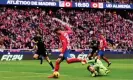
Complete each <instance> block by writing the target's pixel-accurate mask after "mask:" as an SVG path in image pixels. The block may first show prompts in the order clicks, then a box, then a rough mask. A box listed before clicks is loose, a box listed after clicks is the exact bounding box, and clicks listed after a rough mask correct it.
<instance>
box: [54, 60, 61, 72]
mask: <svg viewBox="0 0 133 80" xmlns="http://www.w3.org/2000/svg"><path fill="white" fill-rule="evenodd" d="M59 69H60V63H59V62H58V61H56V62H55V70H54V71H59Z"/></svg>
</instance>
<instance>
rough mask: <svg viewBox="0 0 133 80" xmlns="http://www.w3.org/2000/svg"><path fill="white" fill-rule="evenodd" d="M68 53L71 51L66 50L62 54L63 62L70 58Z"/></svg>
mask: <svg viewBox="0 0 133 80" xmlns="http://www.w3.org/2000/svg"><path fill="white" fill-rule="evenodd" d="M70 51H71V50H66V51H65V52H64V59H65V60H66V59H68V58H71V56H70Z"/></svg>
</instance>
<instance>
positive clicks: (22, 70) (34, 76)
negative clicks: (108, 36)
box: [0, 59, 133, 80]
mask: <svg viewBox="0 0 133 80" xmlns="http://www.w3.org/2000/svg"><path fill="white" fill-rule="evenodd" d="M103 62H104V61H103ZM111 62H112V65H111V66H110V67H109V69H110V70H111V72H110V73H109V74H108V75H107V76H99V77H91V75H90V73H89V72H88V71H87V68H86V67H87V65H81V64H80V63H74V64H69V65H68V64H67V63H66V62H65V61H64V62H63V63H62V64H61V68H60V78H58V79H56V80H133V59H111ZM53 63H54V61H53ZM104 64H105V65H107V64H106V63H105V62H104ZM51 73H52V71H51V67H50V66H49V64H48V63H47V62H46V61H44V63H43V64H42V65H40V64H39V61H37V60H29V61H25V60H24V61H8V62H7V61H3V62H0V80H55V79H48V78H47V76H49V75H50V74H51Z"/></svg>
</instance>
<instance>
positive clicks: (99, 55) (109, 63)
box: [98, 50, 111, 67]
mask: <svg viewBox="0 0 133 80" xmlns="http://www.w3.org/2000/svg"><path fill="white" fill-rule="evenodd" d="M100 58H102V59H103V60H104V61H105V62H107V63H108V67H109V66H110V65H111V62H109V60H108V58H106V57H105V56H104V51H103V50H99V52H98V59H99V60H100Z"/></svg>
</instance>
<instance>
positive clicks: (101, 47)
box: [98, 34, 111, 67]
mask: <svg viewBox="0 0 133 80" xmlns="http://www.w3.org/2000/svg"><path fill="white" fill-rule="evenodd" d="M99 42H100V45H99V52H98V59H100V58H102V59H103V60H105V61H106V62H107V63H108V67H109V66H110V65H111V62H109V60H108V58H106V57H105V56H104V51H105V48H106V47H107V41H106V38H105V37H104V36H103V35H102V34H100V35H99Z"/></svg>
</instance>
